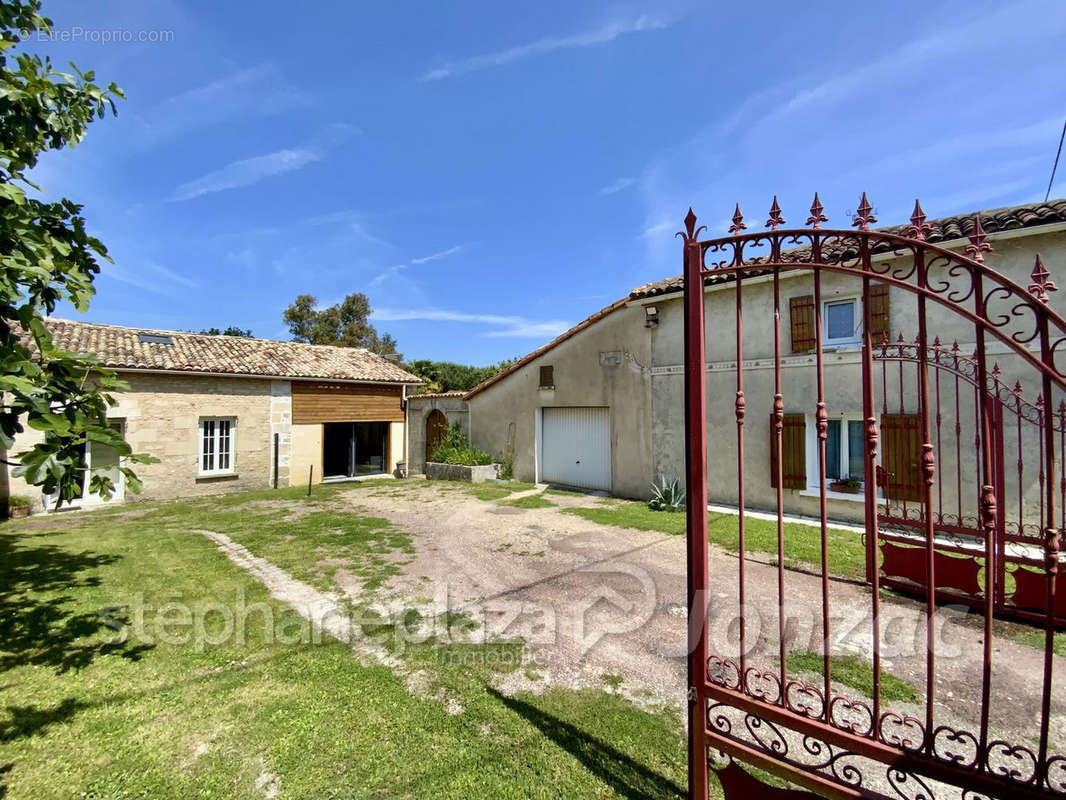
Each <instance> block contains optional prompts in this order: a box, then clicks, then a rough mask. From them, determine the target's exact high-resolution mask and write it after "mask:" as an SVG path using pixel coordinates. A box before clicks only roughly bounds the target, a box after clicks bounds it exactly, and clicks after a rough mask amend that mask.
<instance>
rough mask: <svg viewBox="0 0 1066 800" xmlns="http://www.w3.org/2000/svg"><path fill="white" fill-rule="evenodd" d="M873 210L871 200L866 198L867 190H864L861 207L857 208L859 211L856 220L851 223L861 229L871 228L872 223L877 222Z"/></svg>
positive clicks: (860, 202)
mask: <svg viewBox="0 0 1066 800" xmlns="http://www.w3.org/2000/svg"><path fill="white" fill-rule="evenodd" d="M873 210H874V208H873V206H871V205H870V201H869V200H867V199H866V192H863V193H862V199H861V200H860V201H859V207H858V208H857V209H856V211H857V212H858V213H857V214H856V215H855V221H854V222H852V223H851V224H852V225H854V226H855V227H857V228H858V229H859V230H860V231H868V230H870V223H871V222H877V217H875V216H874V215H873Z"/></svg>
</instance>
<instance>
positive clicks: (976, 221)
mask: <svg viewBox="0 0 1066 800" xmlns="http://www.w3.org/2000/svg"><path fill="white" fill-rule="evenodd" d="M991 252H992V245H990V244H989V243H988V234H987V233H985V226H984V225H982V224H981V215H980V214H975V215H974V218H973V231H972V232H971V233H970V243H969V244H968V245H966V250H965V253H966V255H968V256H969V257H970V258H972V259H973V260H974V261H976V262H977V263H978V264H984V263H985V255H984V254H985V253H991Z"/></svg>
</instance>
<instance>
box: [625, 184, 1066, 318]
mask: <svg viewBox="0 0 1066 800" xmlns="http://www.w3.org/2000/svg"><path fill="white" fill-rule="evenodd" d="M978 213H979V214H980V215H981V225H982V226H983V227H984V229H985V233H1001V232H1003V231H1010V230H1017V229H1019V228H1035V227H1037V226H1040V225H1050V224H1052V223H1055V222H1066V198H1060V199H1058V200H1049V201H1048V202H1046V203H1043V202H1040V203H1027V204H1025V205H1020V206H1006V207H1004V208H993V209H990V210H988V211H980V212H978ZM973 221H974V214H973V213H969V214H958V215H956V216H953V217H943V218H941V219H933V220H929V222H928V224H929V225H930V226H931V227H932V231H931V232H930V233H929V234H928V235H927V237H926V239H927V240H928V241H929V242H932V243H933V244H937V243H940V242H951V241H957V240H959V239H965V238H966V237H967V236H969V235H970V233H971V231H973ZM907 227H908V226H907V225H892V226H889V227H884V228H878V229H877V230H878V231H881V232H883V233H894V234H897V235H904V234H905V233H906V230H907ZM807 249H808V248H797V249H796V250H793V251H786V252H789V253H790V256H791V258H792V259H795V258H800V257H802V255H803V252H804V251H805V250H807ZM872 249H873V251H874V252H878V248H876V247H874V248H872ZM881 249H883V250H887V248H881ZM842 255H844V253H843V252H837V253H835V254H833V253H827V260H832V259H833V258H834V257H837V258H839V257H840V256H842ZM746 261H747V260H746ZM759 261H760V259H758V258H753V259H750V263H752V264H756V265H757V264H758V263H759ZM731 279H732V275H729V276H723V277H722V278H715V276H713V275H708V276H707V278H706V279H705V282H706V283H708V284H712V283H717V282H719V281H724V280H731ZM684 288H685V279H684V277H683V276H681V275H677V276H675V277H673V278H666V279H664V280H660V281H653V282H651V283H646V284H644V285H643V286H638V287H636V288H635V289H633V291H631V292H630V293H629V297H630V299H633V300H636V299H640V298H644V297H655V296H656V295H661V294H669V293H671V292H679V291H681V290H682V289H684Z"/></svg>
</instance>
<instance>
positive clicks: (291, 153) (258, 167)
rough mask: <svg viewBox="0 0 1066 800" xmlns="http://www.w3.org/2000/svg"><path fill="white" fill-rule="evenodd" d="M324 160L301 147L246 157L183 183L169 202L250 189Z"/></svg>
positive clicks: (317, 154) (318, 154)
mask: <svg viewBox="0 0 1066 800" xmlns="http://www.w3.org/2000/svg"><path fill="white" fill-rule="evenodd" d="M321 158H322V154H321V153H317V152H315V151H313V150H305V149H302V148H291V149H285V150H277V151H275V152H273V153H267V154H266V155H265V156H255V157H254V158H243V159H241V160H239V161H232V162H230V163H229V164H227V165H226V166H224V167H222V168H221V169H216V170H215V171H214V172H209V173H207V174H206V175H203V176H201V177H199V178H197V179H196V180H193V181H189V182H188V183H183V184H182V185H181V186H179V187H178V188H177V189H175V190H174V194H172V195H171V197H170V199H171V200H173V201H180V200H191V199H193V198H194V197H200V196H201V195H205V194H211V193H213V192H224V191H225V190H226V189H236V188H238V187H240V186H251V185H252V184H253V183H259V181H261V180H263V178H269V177H271V176H272V175H281V174H282V173H285V172H292V171H293V170H296V169H300V168H301V167H306V166H307V165H308V164H311V163H314V162H315V161H318V160H320V159H321Z"/></svg>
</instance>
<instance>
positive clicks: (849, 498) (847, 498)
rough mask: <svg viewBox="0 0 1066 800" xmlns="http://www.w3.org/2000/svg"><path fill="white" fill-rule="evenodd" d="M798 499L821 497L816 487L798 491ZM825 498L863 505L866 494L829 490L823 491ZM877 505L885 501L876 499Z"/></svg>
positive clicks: (885, 501) (885, 502)
mask: <svg viewBox="0 0 1066 800" xmlns="http://www.w3.org/2000/svg"><path fill="white" fill-rule="evenodd" d="M798 494H799V496H800V497H821V496H822V495H821V492H820V491H819V489H818V487H817V486H815V487H813V488H811V487H808V488H806V489H800V490H799V492H798ZM825 496H826V499H827V500H842V501H843V502H845V503H865V502H866V493H865V492H859V494H849V493H847V492H834V491H832V490H831V489H826V490H825ZM877 503H878V505H886V504H887V503H888V501H887V500H885V498H883V497H878V498H877Z"/></svg>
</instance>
